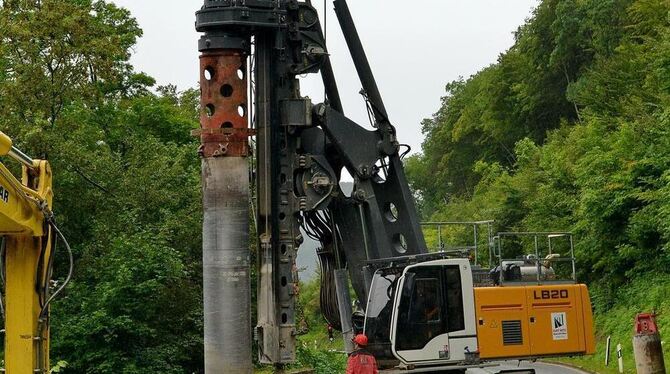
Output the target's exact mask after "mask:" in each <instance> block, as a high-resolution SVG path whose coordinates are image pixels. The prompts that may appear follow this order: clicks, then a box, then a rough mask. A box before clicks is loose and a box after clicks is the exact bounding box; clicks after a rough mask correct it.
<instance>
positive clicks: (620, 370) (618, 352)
mask: <svg viewBox="0 0 670 374" xmlns="http://www.w3.org/2000/svg"><path fill="white" fill-rule="evenodd" d="M616 356H617V358H618V360H619V373H623V352H622V351H621V344H617V345H616Z"/></svg>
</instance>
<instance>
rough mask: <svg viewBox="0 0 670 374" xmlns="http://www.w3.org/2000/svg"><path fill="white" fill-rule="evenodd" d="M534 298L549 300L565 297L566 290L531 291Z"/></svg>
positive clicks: (566, 295)
mask: <svg viewBox="0 0 670 374" xmlns="http://www.w3.org/2000/svg"><path fill="white" fill-rule="evenodd" d="M533 297H534V298H535V300H550V299H567V298H568V290H542V291H539V292H538V291H537V290H535V291H533Z"/></svg>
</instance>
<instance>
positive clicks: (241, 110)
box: [237, 104, 247, 117]
mask: <svg viewBox="0 0 670 374" xmlns="http://www.w3.org/2000/svg"><path fill="white" fill-rule="evenodd" d="M237 114H239V115H240V117H244V116H245V115H246V114H247V106H246V105H244V104H241V105H239V106H238V107H237Z"/></svg>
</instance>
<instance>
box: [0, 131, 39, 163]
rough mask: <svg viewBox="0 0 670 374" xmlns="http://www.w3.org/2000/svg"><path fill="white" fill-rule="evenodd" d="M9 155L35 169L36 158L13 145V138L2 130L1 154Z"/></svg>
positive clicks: (0, 137) (0, 138) (0, 134)
mask: <svg viewBox="0 0 670 374" xmlns="http://www.w3.org/2000/svg"><path fill="white" fill-rule="evenodd" d="M5 155H7V156H9V157H11V158H13V159H14V160H16V161H18V162H20V163H21V164H22V165H24V166H26V167H28V168H31V169H34V168H35V160H33V159H32V158H31V157H29V156H28V155H26V154H25V153H23V152H21V150H20V149H18V148H16V147H14V146H13V145H12V139H11V138H10V137H9V136H7V135H5V133H3V132H1V131H0V156H5Z"/></svg>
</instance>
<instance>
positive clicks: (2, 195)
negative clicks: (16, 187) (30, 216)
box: [0, 185, 9, 204]
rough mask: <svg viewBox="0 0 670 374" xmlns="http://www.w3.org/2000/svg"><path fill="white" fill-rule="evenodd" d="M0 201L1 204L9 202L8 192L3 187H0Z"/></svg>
mask: <svg viewBox="0 0 670 374" xmlns="http://www.w3.org/2000/svg"><path fill="white" fill-rule="evenodd" d="M0 201H2V202H3V203H5V204H6V203H8V202H9V191H8V190H7V189H6V188H5V187H4V186H1V185H0Z"/></svg>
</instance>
